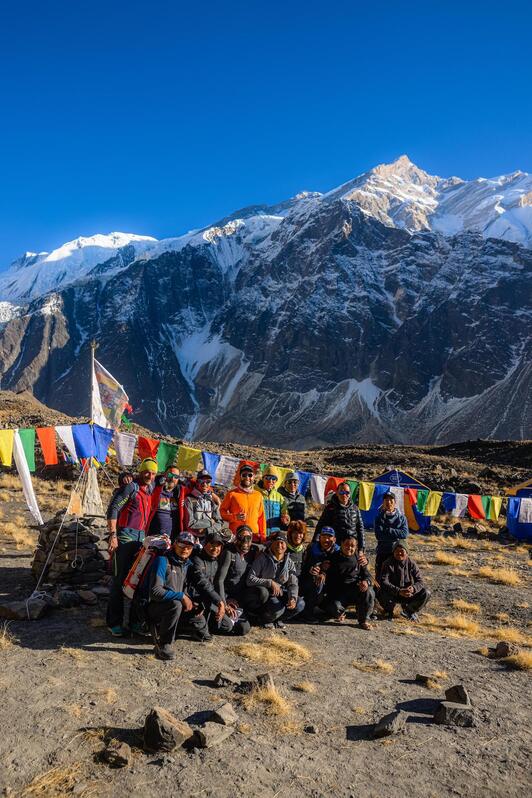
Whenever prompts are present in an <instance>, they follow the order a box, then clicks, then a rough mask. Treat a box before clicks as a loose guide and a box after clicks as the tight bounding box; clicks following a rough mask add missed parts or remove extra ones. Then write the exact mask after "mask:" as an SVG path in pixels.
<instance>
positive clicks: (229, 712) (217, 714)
mask: <svg viewBox="0 0 532 798" xmlns="http://www.w3.org/2000/svg"><path fill="white" fill-rule="evenodd" d="M210 719H211V720H212V721H213V722H214V723H221V724H222V726H234V724H235V723H236V722H237V721H238V715H237V714H236V712H235V710H234V707H233V705H232V704H230V703H229V701H226V703H225V704H222V705H221V707H218V709H215V710H213V713H212V715H211V717H210Z"/></svg>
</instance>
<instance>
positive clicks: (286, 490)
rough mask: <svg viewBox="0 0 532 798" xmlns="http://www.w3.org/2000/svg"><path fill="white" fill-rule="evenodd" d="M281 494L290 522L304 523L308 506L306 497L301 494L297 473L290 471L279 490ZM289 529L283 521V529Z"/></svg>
mask: <svg viewBox="0 0 532 798" xmlns="http://www.w3.org/2000/svg"><path fill="white" fill-rule="evenodd" d="M279 493H280V494H281V496H282V497H283V498H284V500H285V505H286V508H285V509H286V512H287V513H288V515H289V517H290V521H304V520H305V514H306V509H307V505H306V502H305V497H304V496H303V494H302V493H300V492H299V477H298V476H297V474H296V472H295V471H289V472H288V474H287V475H286V477H285V480H284V483H283V484H282V485H281V487H280V488H279ZM286 527H288V524H287V523H286V518H285V522H283V520H282V519H281V529H285V528H286Z"/></svg>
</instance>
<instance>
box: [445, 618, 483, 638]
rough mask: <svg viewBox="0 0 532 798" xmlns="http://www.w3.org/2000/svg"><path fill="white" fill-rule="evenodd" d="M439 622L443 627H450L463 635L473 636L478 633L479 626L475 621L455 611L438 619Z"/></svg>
mask: <svg viewBox="0 0 532 798" xmlns="http://www.w3.org/2000/svg"><path fill="white" fill-rule="evenodd" d="M440 624H441V626H442V627H443V628H444V629H452V630H453V631H455V632H460V633H461V634H463V635H464V636H465V637H475V636H477V635H479V634H480V631H481V627H480V624H478V623H477V622H476V621H472V620H471V619H470V618H466V616H465V615H461V614H460V613H455V614H454V615H446V616H445V617H443V618H441V619H440Z"/></svg>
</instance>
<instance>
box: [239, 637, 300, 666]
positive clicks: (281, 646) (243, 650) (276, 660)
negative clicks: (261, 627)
mask: <svg viewBox="0 0 532 798" xmlns="http://www.w3.org/2000/svg"><path fill="white" fill-rule="evenodd" d="M233 651H234V652H235V653H236V654H238V655H239V656H240V657H244V659H249V660H251V661H252V662H260V663H261V664H263V665H279V666H282V665H285V666H287V665H290V666H291V667H297V666H299V665H303V664H304V663H305V662H308V661H309V660H310V659H312V654H311V653H310V651H309V650H308V648H305V646H302V645H301V644H300V643H294V642H293V641H292V640H289V639H288V638H286V637H281V636H277V635H273V636H271V637H268V638H267V639H266V640H264V641H263V642H262V643H239V644H238V645H236V646H235V647H234V649H233Z"/></svg>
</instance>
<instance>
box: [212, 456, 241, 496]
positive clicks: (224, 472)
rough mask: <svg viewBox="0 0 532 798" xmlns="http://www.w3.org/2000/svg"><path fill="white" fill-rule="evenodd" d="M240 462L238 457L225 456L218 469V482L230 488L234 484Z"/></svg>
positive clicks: (221, 458) (222, 457)
mask: <svg viewBox="0 0 532 798" xmlns="http://www.w3.org/2000/svg"><path fill="white" fill-rule="evenodd" d="M239 463H240V460H239V459H238V458H237V457H232V456H231V455H226V454H223V455H222V456H221V457H220V462H219V463H218V468H217V469H216V482H218V483H219V484H220V485H224V486H225V487H227V488H229V487H231V486H232V485H233V484H234V480H235V475H236V471H237V468H238V466H239Z"/></svg>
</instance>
